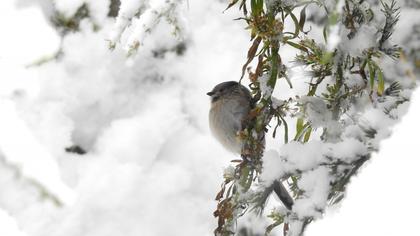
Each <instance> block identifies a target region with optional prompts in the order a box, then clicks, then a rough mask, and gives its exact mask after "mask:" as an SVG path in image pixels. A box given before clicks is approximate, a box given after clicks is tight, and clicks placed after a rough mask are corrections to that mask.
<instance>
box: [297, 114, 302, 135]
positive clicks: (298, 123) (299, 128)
mask: <svg viewBox="0 0 420 236" xmlns="http://www.w3.org/2000/svg"><path fill="white" fill-rule="evenodd" d="M302 129H303V118H299V119H297V122H296V136H297V135H298V134H300V133H301V132H302Z"/></svg>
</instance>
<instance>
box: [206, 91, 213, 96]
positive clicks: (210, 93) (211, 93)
mask: <svg viewBox="0 0 420 236" xmlns="http://www.w3.org/2000/svg"><path fill="white" fill-rule="evenodd" d="M206 94H207V95H209V96H213V95H214V92H208V93H206Z"/></svg>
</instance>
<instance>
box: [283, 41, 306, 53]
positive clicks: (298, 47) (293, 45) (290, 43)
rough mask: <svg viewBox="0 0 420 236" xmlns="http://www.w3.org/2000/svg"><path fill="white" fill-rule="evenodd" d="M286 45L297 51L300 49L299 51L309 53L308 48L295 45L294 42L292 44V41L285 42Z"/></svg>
mask: <svg viewBox="0 0 420 236" xmlns="http://www.w3.org/2000/svg"><path fill="white" fill-rule="evenodd" d="M284 43H287V44H289V45H290V46H292V47H294V48H296V49H299V50H301V51H305V52H308V49H307V48H305V47H304V46H302V45H300V44H297V43H294V42H292V41H284Z"/></svg>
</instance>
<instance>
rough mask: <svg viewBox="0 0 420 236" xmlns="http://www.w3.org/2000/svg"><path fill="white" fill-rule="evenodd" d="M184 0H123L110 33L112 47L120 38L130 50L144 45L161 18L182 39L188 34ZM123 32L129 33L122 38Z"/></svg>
mask: <svg viewBox="0 0 420 236" xmlns="http://www.w3.org/2000/svg"><path fill="white" fill-rule="evenodd" d="M183 2H184V1H183V0H148V1H139V0H121V6H120V10H119V12H118V16H117V18H116V22H115V25H114V30H113V31H112V33H111V35H110V38H109V40H110V47H111V48H114V47H115V46H116V44H117V43H118V42H119V41H120V40H124V42H123V46H124V48H126V50H127V51H128V52H132V51H133V50H137V49H138V47H139V46H140V45H143V42H144V39H145V37H146V35H147V34H148V33H150V31H152V30H154V29H155V28H156V25H157V24H158V23H159V21H160V20H161V18H166V20H167V21H168V22H169V23H170V24H171V25H172V27H173V33H174V34H175V35H177V36H178V38H179V39H181V38H182V37H183V36H184V34H186V32H185V31H186V23H185V21H186V20H185V16H184V14H183V11H182V10H181V9H182V7H185V6H182V3H183ZM123 33H126V34H127V37H126V39H122V36H123Z"/></svg>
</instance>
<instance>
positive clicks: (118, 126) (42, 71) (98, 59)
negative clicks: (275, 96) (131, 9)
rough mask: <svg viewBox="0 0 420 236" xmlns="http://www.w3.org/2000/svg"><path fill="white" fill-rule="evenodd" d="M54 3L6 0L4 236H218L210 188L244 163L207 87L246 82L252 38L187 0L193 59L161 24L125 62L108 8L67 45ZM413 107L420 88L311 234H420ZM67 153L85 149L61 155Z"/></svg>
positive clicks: (1, 21)
mask: <svg viewBox="0 0 420 236" xmlns="http://www.w3.org/2000/svg"><path fill="white" fill-rule="evenodd" d="M45 2H47V1H42V0H39V1H1V2H0V29H1V32H2V33H1V37H0V235H2V236H3V235H5V236H14V235H27V236H45V235H48V236H49V235H52V236H73V235H80V236H85V235H86V236H106V235H110V236H111V235H112V236H119V235H124V236H130V235H144V236H161V235H162V236H163V235H174V236H178V235H179V236H181V235H182V236H189V235H194V236H195V235H203V236H204V235H212V231H213V229H214V228H215V226H216V221H215V219H214V218H213V216H212V213H213V211H214V209H215V207H216V201H214V197H215V193H216V192H217V191H218V189H219V187H220V183H221V180H222V173H223V168H224V167H226V166H228V164H229V162H230V160H232V159H234V158H235V156H233V154H230V153H228V152H226V151H225V150H224V149H223V148H222V147H221V146H220V145H219V144H218V143H216V141H215V140H214V138H213V137H212V136H211V134H210V133H209V129H208V120H207V112H208V109H209V100H208V97H207V96H206V95H205V93H206V92H207V91H209V90H210V89H211V88H212V87H213V86H214V85H215V84H217V83H219V82H221V81H226V80H237V78H239V76H240V72H241V71H240V68H241V66H242V64H243V62H244V58H245V54H246V49H247V48H248V47H249V38H248V36H247V33H246V31H244V30H243V27H244V25H243V24H242V23H240V22H238V21H232V19H233V18H235V17H237V15H236V14H235V13H236V11H235V10H232V11H227V12H225V13H224V14H223V13H222V11H223V9H224V8H225V7H226V3H225V2H219V1H208V0H202V1H198V0H194V1H189V2H188V6H187V4H184V5H182V6H181V7H182V8H183V9H184V11H185V16H186V21H187V22H188V29H187V32H188V33H187V34H186V37H185V38H184V39H183V40H184V41H183V42H184V43H185V44H186V45H187V46H186V50H185V51H184V50H181V52H177V51H176V50H174V48H175V49H176V48H177V47H180V42H179V41H178V40H179V39H177V38H176V37H173V36H172V35H171V33H170V32H171V30H170V27H169V26H168V25H165V24H159V25H158V28H157V29H156V30H155V31H153V33H152V34H151V35H150V36H149V37H147V38H146V40H145V41H144V44H143V45H142V46H141V47H140V49H139V52H138V54H136V56H134V57H131V58H128V59H127V57H126V52H125V51H124V50H123V49H121V48H119V47H117V48H116V49H115V50H114V51H110V50H109V49H108V43H107V41H106V40H107V39H109V35H110V33H111V31H112V27H113V22H114V21H113V19H111V18H107V17H106V14H107V9H104V8H101V7H100V6H103V4H104V3H103V2H106V1H95V4H97V6H98V7H96V8H95V9H97V10H96V11H94V12H93V13H92V14H93V16H94V19H95V20H96V23H98V25H99V26H100V27H99V30H97V29H95V27H93V25H92V22H90V21H87V20H85V21H82V22H81V24H80V30H79V32H76V33H69V34H68V35H66V37H64V39H63V40H61V37H60V35H59V33H57V30H55V29H54V28H53V26H52V25H51V23H50V21H49V19H48V17H49V13H48V12H49V9H48V4H46V3H45ZM66 2H67V4H66ZM70 2H71V1H57V3H60V4H57V7H59V8H60V9H61V10H63V12H67V13H69V12H70V13H69V14H70V15H71V11H74V9H73V8H74V5H77V3H78V2H81V1H74V3H73V4H71V3H70ZM92 2H93V1H92ZM101 3H102V5H101ZM91 4H93V3H91ZM406 16H410V17H411V16H413V14H407V15H406ZM401 18H402V19H401V21H402V22H404V21H405V22H409V21H410V20H411V21H415V20H416V19H412V18H405V15H404V13H403V14H401ZM418 20H420V19H418ZM397 28H398V27H397ZM407 33H408V34H409V33H410V32H406V31H404V30H402V31H401V32H399V33H398V32H397V33H395V35H399V36H397V39H396V40H397V41H398V37H400V38H404V37H403V34H407ZM59 50H61V52H60V55H61V56H60V57H59V60H51V61H48V62H46V63H42V65H39V66H37V65H34V63H36V62H39V61H42V60H44V59H48V58H49V57H51V56H53V55H55V54H56V53H57V51H59ZM282 56H283V58H284V60H285V61H287V60H291V58H292V57H293V54H292V53H290V52H287V51H284V52H283V54H282ZM418 106H420V94H419V92H418V91H417V92H415V94H414V97H413V101H412V104H411V109H410V110H409V112H408V114H407V115H406V116H405V117H404V118H403V122H402V123H401V124H399V125H397V126H396V128H395V130H394V133H393V136H392V137H391V138H390V139H388V140H386V141H384V142H383V143H382V145H381V146H382V149H381V150H380V152H379V153H375V154H374V156H373V158H372V161H370V163H369V164H368V165H366V166H365V167H364V168H363V169H362V171H361V173H360V174H359V175H358V176H357V178H355V179H353V181H352V184H351V186H350V187H349V188H348V194H347V198H346V199H345V200H344V202H343V204H342V205H341V207H340V209H329V210H328V211H327V214H326V218H325V219H323V220H320V221H318V222H316V223H314V224H313V225H311V226H310V227H309V229H308V231H307V233H306V235H324V236H328V235H419V233H420V230H419V229H418V227H417V226H416V223H417V222H415V220H416V218H418V217H417V214H418V212H419V211H420V203H418V199H420V190H419V189H418V187H417V186H418V183H417V182H418V181H417V179H419V178H420V172H419V171H417V170H416V168H418V166H420V160H419V159H418V154H417V152H418V151H417V145H418V144H417V143H418V138H416V135H417V133H418V128H417V125H418V120H419V119H420V112H419V111H418V109H413V108H417V107H418ZM413 127H415V128H413ZM276 142H278V141H276V140H269V145H275V144H276ZM72 145H79V146H81V147H83V148H84V149H85V150H86V151H87V154H85V155H77V154H73V153H68V152H65V148H67V147H70V146H72ZM401 177H403V179H401ZM278 235H280V234H278Z"/></svg>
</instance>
